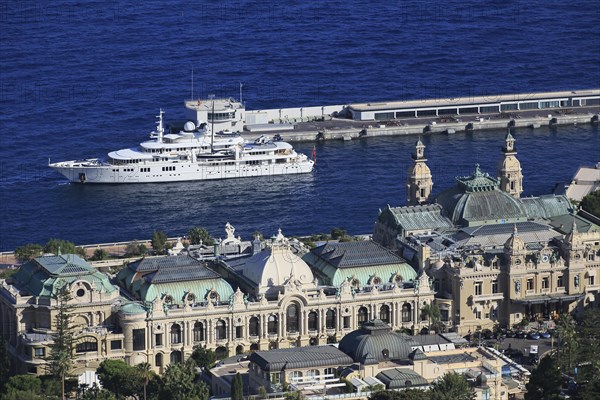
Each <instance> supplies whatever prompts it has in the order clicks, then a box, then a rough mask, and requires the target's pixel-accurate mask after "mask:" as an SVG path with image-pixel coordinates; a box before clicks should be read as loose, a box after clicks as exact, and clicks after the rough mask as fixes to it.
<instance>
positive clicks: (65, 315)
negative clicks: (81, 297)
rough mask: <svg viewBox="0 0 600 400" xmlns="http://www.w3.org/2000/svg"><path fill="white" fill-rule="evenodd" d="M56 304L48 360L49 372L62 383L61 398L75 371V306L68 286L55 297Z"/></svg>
mask: <svg viewBox="0 0 600 400" xmlns="http://www.w3.org/2000/svg"><path fill="white" fill-rule="evenodd" d="M53 299H54V301H55V303H56V305H55V309H56V317H55V327H54V334H53V335H52V343H51V344H50V352H49V355H48V357H47V359H46V361H47V362H48V372H49V373H50V374H51V375H53V376H54V377H55V378H56V379H58V380H59V381H60V383H61V392H62V396H61V398H64V396H65V379H66V378H67V377H69V375H70V373H71V370H72V369H73V359H74V355H73V341H74V331H75V327H74V326H73V324H72V315H73V310H74V306H73V305H72V304H69V303H70V301H71V300H72V299H73V297H72V296H71V292H70V290H69V287H68V284H64V285H63V286H62V287H61V288H60V289H59V290H58V292H57V293H56V294H55V295H53Z"/></svg>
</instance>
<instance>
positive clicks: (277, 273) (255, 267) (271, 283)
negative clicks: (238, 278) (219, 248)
mask: <svg viewBox="0 0 600 400" xmlns="http://www.w3.org/2000/svg"><path fill="white" fill-rule="evenodd" d="M243 271H244V272H243V273H244V275H245V276H247V277H248V278H250V279H251V280H252V281H254V282H256V283H257V284H258V285H259V292H260V293H267V294H277V293H279V292H280V288H281V287H283V286H286V285H290V286H293V287H296V288H297V289H299V290H304V289H314V288H316V285H315V283H314V280H315V277H314V275H313V273H312V271H311V269H310V267H309V266H308V264H306V262H305V261H304V260H303V259H302V258H300V257H299V256H298V255H297V254H295V253H294V252H293V251H292V247H291V245H290V244H289V241H288V239H287V238H285V237H284V236H283V235H282V234H281V230H280V231H279V233H278V235H277V236H275V237H274V238H273V239H272V241H271V242H270V243H268V244H267V248H265V249H264V250H262V251H260V252H259V253H257V254H255V255H253V256H252V257H250V258H249V259H248V260H247V261H246V263H245V265H244V267H243Z"/></svg>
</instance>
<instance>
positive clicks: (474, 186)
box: [456, 164, 499, 192]
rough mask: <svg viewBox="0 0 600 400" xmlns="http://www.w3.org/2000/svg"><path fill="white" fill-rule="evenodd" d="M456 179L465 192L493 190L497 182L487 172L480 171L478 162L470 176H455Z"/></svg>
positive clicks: (496, 186)
mask: <svg viewBox="0 0 600 400" xmlns="http://www.w3.org/2000/svg"><path fill="white" fill-rule="evenodd" d="M456 180H457V181H458V183H459V185H461V186H462V187H463V188H464V189H465V190H466V191H467V192H475V191H486V190H494V189H496V188H498V183H499V182H498V180H497V179H495V178H492V177H491V176H490V175H489V174H488V173H487V172H482V171H481V169H479V164H476V165H475V171H474V172H473V173H472V174H471V175H470V176H462V177H457V178H456Z"/></svg>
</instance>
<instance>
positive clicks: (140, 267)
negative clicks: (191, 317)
mask: <svg viewBox="0 0 600 400" xmlns="http://www.w3.org/2000/svg"><path fill="white" fill-rule="evenodd" d="M117 280H118V281H119V284H120V285H121V286H123V287H124V288H126V289H127V290H128V291H129V292H130V293H132V294H133V295H134V296H135V297H136V298H137V299H139V300H141V301H148V302H152V301H154V300H155V299H156V298H163V297H165V296H167V295H168V296H170V297H171V298H172V301H173V303H174V304H183V302H184V298H185V296H186V295H188V294H189V293H192V294H193V295H194V296H196V299H197V301H204V300H205V299H206V297H207V295H208V293H210V292H211V291H213V290H214V291H215V292H216V293H217V294H218V297H219V301H224V302H226V301H228V300H229V297H230V296H231V295H232V294H233V289H232V288H231V286H230V285H229V284H228V283H227V282H226V281H225V280H224V279H223V278H221V276H220V275H219V274H217V273H216V272H214V271H213V270H211V269H209V268H208V267H207V266H206V265H205V263H204V262H203V261H199V260H196V259H195V258H193V257H190V256H188V255H180V256H165V257H154V258H144V259H141V260H138V261H135V262H133V263H131V264H129V265H128V266H127V268H123V269H122V270H121V271H120V272H119V273H118V274H117Z"/></svg>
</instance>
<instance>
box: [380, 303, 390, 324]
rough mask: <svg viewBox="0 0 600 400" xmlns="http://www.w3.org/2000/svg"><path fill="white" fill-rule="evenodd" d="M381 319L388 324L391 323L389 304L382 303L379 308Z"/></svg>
mask: <svg viewBox="0 0 600 400" xmlns="http://www.w3.org/2000/svg"><path fill="white" fill-rule="evenodd" d="M379 319H380V320H382V321H383V322H385V323H386V324H389V323H390V307H389V306H388V305H385V304H384V305H382V306H381V308H380V309H379Z"/></svg>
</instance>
